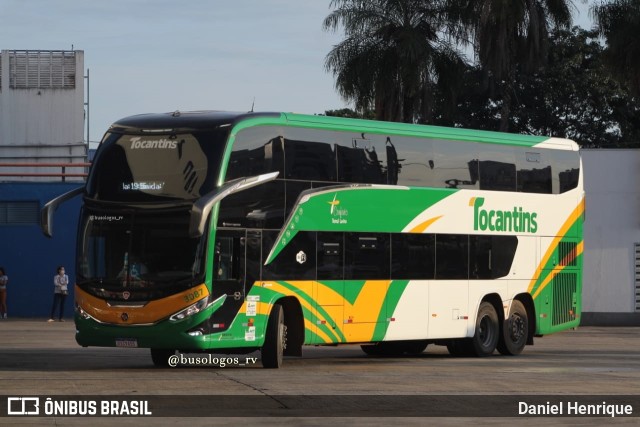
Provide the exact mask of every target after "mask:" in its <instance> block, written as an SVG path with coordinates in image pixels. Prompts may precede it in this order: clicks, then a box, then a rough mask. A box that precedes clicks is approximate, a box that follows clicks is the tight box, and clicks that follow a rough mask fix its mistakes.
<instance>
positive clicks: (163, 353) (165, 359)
mask: <svg viewBox="0 0 640 427" xmlns="http://www.w3.org/2000/svg"><path fill="white" fill-rule="evenodd" d="M174 354H176V351H175V350H167V349H166V348H152V349H151V360H152V361H153V364H154V365H155V366H158V367H162V368H166V367H167V366H169V358H170V357H171V356H173V355H174Z"/></svg>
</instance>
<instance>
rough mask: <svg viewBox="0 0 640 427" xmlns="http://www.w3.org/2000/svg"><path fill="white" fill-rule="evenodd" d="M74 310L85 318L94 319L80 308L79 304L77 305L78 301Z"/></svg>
mask: <svg viewBox="0 0 640 427" xmlns="http://www.w3.org/2000/svg"><path fill="white" fill-rule="evenodd" d="M76 312H77V313H78V314H79V315H80V317H82V318H83V319H85V320H89V319H91V320H96V319H94V318H93V317H92V316H91V315H90V314H89V313H87V312H86V311H84V310H83V309H82V307H80V305H78V303H76Z"/></svg>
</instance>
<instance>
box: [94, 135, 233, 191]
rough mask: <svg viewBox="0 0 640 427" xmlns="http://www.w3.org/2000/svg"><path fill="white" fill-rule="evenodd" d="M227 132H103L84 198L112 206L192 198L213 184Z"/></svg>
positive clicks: (210, 189)
mask: <svg viewBox="0 0 640 427" xmlns="http://www.w3.org/2000/svg"><path fill="white" fill-rule="evenodd" d="M226 136H227V131H221V130H213V131H203V132H193V133H189V132H175V133H172V132H168V133H166V134H163V133H157V132H154V133H152V134H143V133H131V134H121V133H109V134H107V135H106V136H105V138H104V140H103V142H102V144H101V147H100V149H99V150H98V153H97V155H96V159H95V161H94V164H95V167H94V168H93V169H92V171H91V174H90V177H89V180H88V183H87V192H88V196H89V197H90V198H92V199H95V200H105V201H117V202H166V201H176V200H194V199H197V198H199V197H200V196H203V195H205V194H207V193H208V192H210V191H212V190H213V188H214V186H215V185H216V182H217V177H218V173H219V170H220V162H221V158H222V153H223V151H224V145H225V143H226Z"/></svg>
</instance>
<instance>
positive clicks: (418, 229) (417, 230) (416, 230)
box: [409, 215, 442, 233]
mask: <svg viewBox="0 0 640 427" xmlns="http://www.w3.org/2000/svg"><path fill="white" fill-rule="evenodd" d="M440 218H442V215H440V216H436V217H434V218H430V219H428V220H426V221H425V222H423V223H421V224H418V225H416V226H415V227H413V228H412V229H411V230H410V231H409V233H422V232H424V230H426V229H427V228H428V227H429V226H430V225H431V224H433V223H434V222H436V221H437V220H439V219H440Z"/></svg>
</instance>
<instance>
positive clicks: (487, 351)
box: [471, 301, 500, 357]
mask: <svg viewBox="0 0 640 427" xmlns="http://www.w3.org/2000/svg"><path fill="white" fill-rule="evenodd" d="M499 339H500V323H499V321H498V313H496V309H495V307H494V306H493V304H491V303H490V302H487V301H483V302H482V303H480V308H479V309H478V316H477V317H476V330H475V333H474V334H473V338H471V349H472V350H473V354H475V355H476V356H478V357H485V356H490V355H491V354H493V352H494V351H495V349H496V346H497V345H498V340H499Z"/></svg>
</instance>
